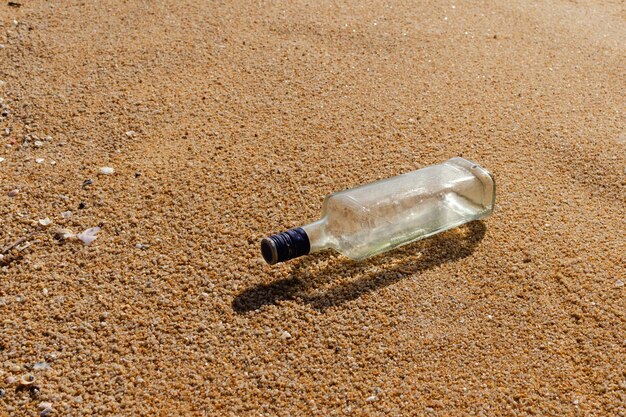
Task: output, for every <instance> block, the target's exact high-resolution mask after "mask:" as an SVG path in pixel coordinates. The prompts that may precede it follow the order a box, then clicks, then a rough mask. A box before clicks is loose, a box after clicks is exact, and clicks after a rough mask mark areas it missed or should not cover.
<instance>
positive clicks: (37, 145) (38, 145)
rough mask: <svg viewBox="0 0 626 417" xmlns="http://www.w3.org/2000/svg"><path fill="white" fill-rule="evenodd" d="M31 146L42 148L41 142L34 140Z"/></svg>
mask: <svg viewBox="0 0 626 417" xmlns="http://www.w3.org/2000/svg"><path fill="white" fill-rule="evenodd" d="M33 145H35V147H36V148H41V147H42V146H43V142H42V141H40V140H36V141H35V143H33Z"/></svg>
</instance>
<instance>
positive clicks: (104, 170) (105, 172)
mask: <svg viewBox="0 0 626 417" xmlns="http://www.w3.org/2000/svg"><path fill="white" fill-rule="evenodd" d="M99 172H100V174H103V175H111V174H113V173H114V172H115V170H114V169H113V168H111V167H102V168H100V170H99Z"/></svg>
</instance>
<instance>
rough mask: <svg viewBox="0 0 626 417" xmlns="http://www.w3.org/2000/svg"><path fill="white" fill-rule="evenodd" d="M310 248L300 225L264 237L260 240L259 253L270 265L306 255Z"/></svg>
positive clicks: (307, 238)
mask: <svg viewBox="0 0 626 417" xmlns="http://www.w3.org/2000/svg"><path fill="white" fill-rule="evenodd" d="M310 250H311V243H310V242H309V237H308V236H307V234H306V232H305V231H304V229H303V228H301V227H297V228H295V229H289V230H287V231H286V232H282V233H278V234H276V235H272V236H270V237H266V238H265V239H263V240H262V241H261V253H262V254H263V258H264V259H265V261H266V262H267V263H268V264H270V265H274V264H275V263H278V262H284V261H287V260H289V259H293V258H297V257H298V256H302V255H306V254H308V253H309V251H310Z"/></svg>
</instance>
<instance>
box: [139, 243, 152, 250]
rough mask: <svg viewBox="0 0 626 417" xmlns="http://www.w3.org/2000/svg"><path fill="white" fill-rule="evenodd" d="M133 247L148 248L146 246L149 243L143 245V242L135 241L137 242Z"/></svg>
mask: <svg viewBox="0 0 626 417" xmlns="http://www.w3.org/2000/svg"><path fill="white" fill-rule="evenodd" d="M135 247H136V248H137V249H148V248H149V247H150V245H145V244H143V243H137V244H136V245H135Z"/></svg>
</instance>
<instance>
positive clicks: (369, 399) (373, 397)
mask: <svg viewBox="0 0 626 417" xmlns="http://www.w3.org/2000/svg"><path fill="white" fill-rule="evenodd" d="M377 399H378V398H377V397H376V396H375V395H371V396H369V397H367V398H366V399H365V401H367V402H368V403H373V402H374V401H376V400H377Z"/></svg>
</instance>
